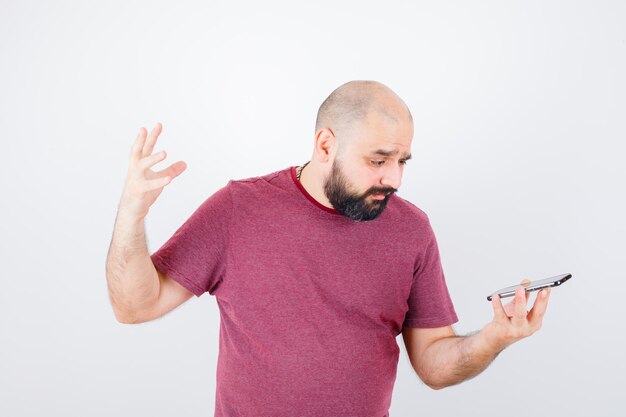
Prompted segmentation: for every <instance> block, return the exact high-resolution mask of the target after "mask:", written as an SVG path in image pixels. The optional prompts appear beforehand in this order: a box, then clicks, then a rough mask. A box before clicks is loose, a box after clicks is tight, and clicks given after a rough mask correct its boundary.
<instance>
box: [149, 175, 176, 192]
mask: <svg viewBox="0 0 626 417" xmlns="http://www.w3.org/2000/svg"><path fill="white" fill-rule="evenodd" d="M171 180H172V179H171V178H170V177H169V176H165V177H161V178H156V179H153V180H146V181H144V182H143V186H142V191H143V192H144V193H145V192H148V191H152V190H156V189H158V188H163V187H164V186H166V185H167V184H169V183H170V181H171Z"/></svg>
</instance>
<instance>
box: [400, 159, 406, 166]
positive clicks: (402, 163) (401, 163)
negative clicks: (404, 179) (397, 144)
mask: <svg viewBox="0 0 626 417" xmlns="http://www.w3.org/2000/svg"><path fill="white" fill-rule="evenodd" d="M407 162H408V160H406V159H401V160H400V165H406V163H407Z"/></svg>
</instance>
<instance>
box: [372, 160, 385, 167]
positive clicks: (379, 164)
mask: <svg viewBox="0 0 626 417" xmlns="http://www.w3.org/2000/svg"><path fill="white" fill-rule="evenodd" d="M370 162H371V163H372V165H375V166H377V167H379V166H381V165H382V164H384V163H385V161H380V160H376V161H370Z"/></svg>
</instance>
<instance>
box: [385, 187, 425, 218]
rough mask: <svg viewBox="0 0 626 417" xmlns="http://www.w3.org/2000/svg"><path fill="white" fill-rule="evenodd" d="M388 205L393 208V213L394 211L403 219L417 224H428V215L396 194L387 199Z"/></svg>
mask: <svg viewBox="0 0 626 417" xmlns="http://www.w3.org/2000/svg"><path fill="white" fill-rule="evenodd" d="M389 205H390V206H391V207H393V209H394V211H396V212H397V214H398V215H399V216H400V217H402V218H404V219H410V220H412V221H416V222H419V223H429V222H430V219H429V218H428V214H426V212H425V211H424V210H422V209H420V208H419V207H417V206H416V205H415V204H413V203H411V202H410V201H409V200H406V199H404V198H402V197H400V196H399V195H397V194H394V195H393V196H392V197H391V198H390V199H389Z"/></svg>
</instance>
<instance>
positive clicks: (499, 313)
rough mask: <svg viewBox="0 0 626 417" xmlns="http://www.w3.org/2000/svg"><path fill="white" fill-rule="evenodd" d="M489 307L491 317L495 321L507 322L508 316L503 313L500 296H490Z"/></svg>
mask: <svg viewBox="0 0 626 417" xmlns="http://www.w3.org/2000/svg"><path fill="white" fill-rule="evenodd" d="M491 306H492V307H493V316H494V318H495V319H497V320H508V316H507V315H506V312H505V311H504V307H502V302H501V301H500V296H499V295H498V294H494V295H492V296H491Z"/></svg>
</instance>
